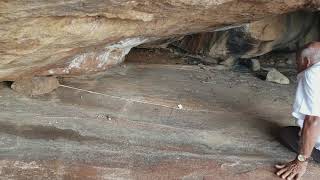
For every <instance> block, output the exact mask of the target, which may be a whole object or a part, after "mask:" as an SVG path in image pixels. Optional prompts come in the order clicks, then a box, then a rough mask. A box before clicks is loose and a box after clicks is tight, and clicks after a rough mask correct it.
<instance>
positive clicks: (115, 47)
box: [63, 37, 149, 74]
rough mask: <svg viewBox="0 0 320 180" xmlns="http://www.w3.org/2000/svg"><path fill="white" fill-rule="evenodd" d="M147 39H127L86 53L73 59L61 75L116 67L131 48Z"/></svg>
mask: <svg viewBox="0 0 320 180" xmlns="http://www.w3.org/2000/svg"><path fill="white" fill-rule="evenodd" d="M148 40H149V39H148V38H141V37H136V38H128V39H125V40H122V41H119V42H117V43H115V44H111V45H108V46H106V47H105V48H104V49H103V50H101V51H97V52H87V53H83V54H79V55H77V56H75V57H73V58H72V59H71V61H70V64H69V65H68V67H67V68H65V69H64V70H63V73H67V74H68V73H70V72H71V71H73V70H81V69H83V70H89V71H90V70H94V71H95V70H103V69H106V67H108V66H112V65H117V64H120V63H122V62H123V61H124V59H125V56H126V55H127V54H128V53H129V52H130V50H131V49H132V48H133V47H136V46H138V45H140V44H143V43H145V42H147V41H148Z"/></svg>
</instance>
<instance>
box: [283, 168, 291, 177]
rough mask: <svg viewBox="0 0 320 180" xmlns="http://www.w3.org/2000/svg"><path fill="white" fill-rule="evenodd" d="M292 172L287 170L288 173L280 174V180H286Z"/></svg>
mask: <svg viewBox="0 0 320 180" xmlns="http://www.w3.org/2000/svg"><path fill="white" fill-rule="evenodd" d="M291 173H293V172H292V170H291V169H289V170H288V171H286V172H285V173H283V174H282V176H281V178H282V179H286V178H287V177H288V176H289V175H290V174H291Z"/></svg>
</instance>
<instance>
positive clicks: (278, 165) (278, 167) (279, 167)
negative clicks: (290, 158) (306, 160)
mask: <svg viewBox="0 0 320 180" xmlns="http://www.w3.org/2000/svg"><path fill="white" fill-rule="evenodd" d="M275 167H276V168H277V169H282V168H284V167H286V165H285V164H283V165H280V164H277V165H276V166H275Z"/></svg>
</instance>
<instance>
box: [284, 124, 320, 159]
mask: <svg viewBox="0 0 320 180" xmlns="http://www.w3.org/2000/svg"><path fill="white" fill-rule="evenodd" d="M299 132H300V127H298V126H289V127H285V128H282V129H281V130H280V142H281V143H282V144H283V145H284V146H286V147H287V148H289V149H290V150H292V151H293V152H296V153H299V139H300V137H299ZM312 158H313V160H315V161H317V162H320V151H319V150H317V149H314V150H313V153H312Z"/></svg>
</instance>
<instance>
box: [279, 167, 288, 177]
mask: <svg viewBox="0 0 320 180" xmlns="http://www.w3.org/2000/svg"><path fill="white" fill-rule="evenodd" d="M287 169H288V168H283V169H280V170H279V171H278V172H277V175H278V176H280V175H281V174H283V173H284V172H286V171H287Z"/></svg>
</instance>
